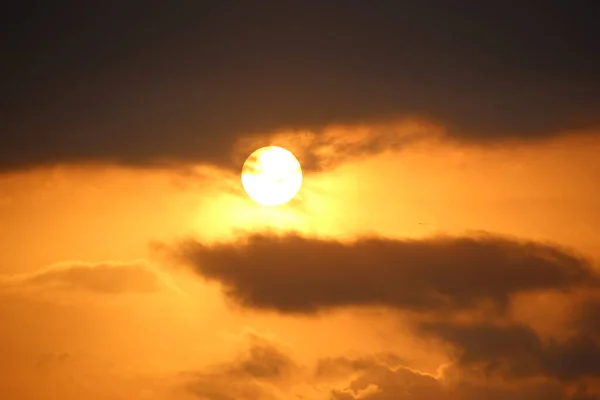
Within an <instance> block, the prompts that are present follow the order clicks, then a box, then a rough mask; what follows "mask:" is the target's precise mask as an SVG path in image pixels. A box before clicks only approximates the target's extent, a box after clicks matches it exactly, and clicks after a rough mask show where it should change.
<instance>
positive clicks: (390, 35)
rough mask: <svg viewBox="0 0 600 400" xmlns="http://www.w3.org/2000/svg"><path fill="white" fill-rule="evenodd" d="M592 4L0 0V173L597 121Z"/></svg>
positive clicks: (485, 135) (493, 135) (491, 133)
mask: <svg viewBox="0 0 600 400" xmlns="http://www.w3.org/2000/svg"><path fill="white" fill-rule="evenodd" d="M598 10H599V7H598V5H597V3H596V2H593V1H578V2H519V3H515V2H495V3H494V4H488V3H483V2H479V1H463V2H447V1H441V0H439V1H433V0H429V1H419V2H416V1H415V2H397V1H379V2H364V1H355V0H345V1H337V0H332V1H326V2H319V3H318V4H315V3H311V2H277V1H267V2H260V3H257V2H241V1H224V2H210V3H205V2H194V1H176V2H159V1H144V2H141V1H129V2H116V1H108V2H98V3H94V4H90V3H85V4H84V3H81V2H75V1H61V2H41V1H35V2H25V3H19V5H18V6H17V5H16V3H13V7H11V8H9V9H5V10H4V11H3V13H2V21H1V22H2V25H3V26H4V27H5V28H6V29H5V34H4V35H3V38H2V42H1V46H2V53H3V54H4V55H5V60H4V62H3V63H2V66H0V68H1V69H0V72H1V76H2V81H1V87H0V89H1V90H0V93H2V96H1V100H0V106H1V108H0V121H1V124H2V128H1V129H2V134H1V135H0V170H8V169H16V168H23V167H28V166H31V165H39V164H43V163H52V162H74V161H116V162H122V163H129V164H137V165H148V164H153V163H157V162H163V161H197V162H212V163H218V164H221V165H226V164H227V163H228V162H229V161H230V160H229V158H228V155H229V152H230V150H231V148H232V146H233V144H234V143H235V141H236V139H237V138H238V137H240V135H243V134H247V133H257V132H258V133H260V132H267V131H270V130H273V129H278V128H301V127H303V128H315V129H318V128H319V127H322V126H324V125H326V124H328V123H332V122H353V121H368V120H373V119H376V120H377V119H381V118H387V117H399V116H403V115H419V116H422V117H426V118H432V119H433V120H435V121H439V122H441V123H443V124H444V125H446V126H448V128H449V129H450V132H451V134H452V135H455V136H456V137H459V138H462V139H467V140H488V139H498V138H503V137H522V138H535V137H543V136H547V135H552V134H555V133H557V132H558V131H560V130H562V129H568V128H577V127H585V126H589V125H590V124H593V123H595V122H597V121H596V120H595V119H594V118H595V117H594V115H598V114H597V113H596V111H597V110H598V108H597V107H598V104H599V100H600V97H599V93H600V90H599V89H600V81H599V80H598V79H597V78H598V76H597V71H598V70H600V58H599V56H598V54H600V48H599V46H600V42H599V41H598V40H597V37H598V36H599V35H600V33H599V32H598V24H597V20H598V15H599V12H598Z"/></svg>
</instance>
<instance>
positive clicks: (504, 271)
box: [175, 235, 598, 313]
mask: <svg viewBox="0 0 600 400" xmlns="http://www.w3.org/2000/svg"><path fill="white" fill-rule="evenodd" d="M175 252H176V253H177V255H178V256H179V257H180V258H182V259H183V261H184V262H186V263H187V264H188V265H190V266H191V267H192V268H193V269H194V270H195V271H196V272H197V273H198V274H199V275H200V276H202V277H204V278H206V279H209V280H213V281H217V282H219V283H221V284H222V285H223V287H224V288H225V292H226V294H227V295H228V296H229V297H230V298H232V299H234V300H235V301H236V302H238V303H239V304H242V305H244V306H247V307H251V308H257V309H266V310H276V311H280V312H284V313H314V312H317V311H319V310H325V309H330V308H335V307H344V306H352V305H383V306H390V307H394V308H404V309H412V310H423V311H426V310H431V311H442V310H446V311H448V310H458V309H469V308H472V307H475V306H477V305H478V304H480V303H481V302H482V301H491V302H493V303H494V304H495V305H496V306H497V307H498V308H499V309H500V310H501V309H503V308H505V307H506V306H507V305H508V303H509V299H510V295H511V294H514V293H519V292H526V291H535V290H542V289H556V290H566V289H569V288H573V287H579V286H593V287H596V286H598V277H597V276H596V275H595V274H594V272H593V271H592V270H591V269H590V265H589V263H588V262H587V261H586V260H585V259H583V258H580V257H578V256H576V255H572V254H570V253H568V252H566V251H563V250H561V249H558V248H555V247H552V246H550V245H545V244H540V243H533V242H520V241H516V240H511V239H506V238H501V237H494V236H491V235H481V236H478V237H458V238H452V237H438V238H429V239H422V240H393V239H379V238H370V239H369V238H367V239H359V240H357V241H355V242H353V243H342V242H337V241H330V240H320V239H313V238H307V237H300V236H295V235H289V236H269V235H254V236H250V237H249V238H248V239H247V240H246V241H243V242H240V243H231V244H220V245H214V246H206V245H203V244H202V243H198V242H194V241H188V242H186V243H183V244H182V245H181V246H179V247H178V248H177V249H176V250H175Z"/></svg>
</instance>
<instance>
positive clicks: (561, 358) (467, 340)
mask: <svg viewBox="0 0 600 400" xmlns="http://www.w3.org/2000/svg"><path fill="white" fill-rule="evenodd" d="M421 329H422V332H423V333H426V334H433V335H435V336H437V337H439V338H442V339H444V340H445V341H447V342H449V343H451V344H452V345H454V346H456V347H457V348H458V349H459V353H460V355H459V357H458V360H457V362H458V364H459V365H460V367H461V368H464V369H470V370H472V371H477V372H478V373H483V374H484V375H485V376H487V377H501V378H508V379H522V378H531V377H536V376H542V377H555V378H558V379H560V380H561V381H572V380H578V379H581V378H584V377H600V366H599V365H598V362H597V360H599V359H600V344H599V343H598V340H600V332H597V333H596V337H589V336H585V335H581V334H580V333H577V334H576V335H575V336H573V337H571V338H569V339H567V340H564V341H558V340H555V339H554V340H551V341H543V340H542V339H541V338H540V337H539V336H538V335H537V334H536V333H535V332H534V331H533V330H531V329H530V328H529V327H527V326H525V325H508V326H496V325H492V324H448V323H433V324H430V325H424V326H422V327H421Z"/></svg>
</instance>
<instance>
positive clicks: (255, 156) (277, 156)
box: [242, 146, 302, 206]
mask: <svg viewBox="0 0 600 400" xmlns="http://www.w3.org/2000/svg"><path fill="white" fill-rule="evenodd" d="M242 186H243V187H244V190H245V191H246V193H248V196H250V198H251V199H252V200H254V201H256V202H257V203H259V204H262V205H264V206H279V205H282V204H285V203H287V202H288V201H290V200H292V199H293V198H294V196H296V194H297V193H298V191H299V190H300V187H301V186H302V168H301V167H300V163H299V162H298V160H297V159H296V157H295V156H294V155H293V154H292V152H291V151H289V150H286V149H284V148H283V147H278V146H267V147H262V148H260V149H258V150H256V151H255V152H253V153H252V154H250V156H249V157H248V158H247V159H246V162H245V163H244V167H243V168H242Z"/></svg>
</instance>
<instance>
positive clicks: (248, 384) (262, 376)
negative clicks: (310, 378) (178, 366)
mask: <svg viewBox="0 0 600 400" xmlns="http://www.w3.org/2000/svg"><path fill="white" fill-rule="evenodd" d="M250 339H251V341H250V342H251V343H250V345H249V346H248V349H247V351H246V352H245V353H244V354H242V355H241V356H240V357H238V358H237V359H233V360H231V361H229V362H227V363H223V364H220V365H214V366H212V367H209V368H206V369H204V370H202V371H199V372H194V373H191V374H188V378H189V382H188V385H187V388H188V390H189V392H190V393H192V394H194V395H196V396H198V397H199V398H200V399H210V400H237V399H246V398H247V399H257V400H270V399H278V398H280V397H279V396H278V393H279V394H281V393H282V390H285V389H289V385H288V383H289V382H290V381H291V380H292V379H294V378H296V377H297V376H295V374H297V373H298V371H299V369H298V368H299V367H298V365H297V364H296V363H295V362H294V360H293V359H292V358H291V357H290V356H289V355H288V354H286V352H285V351H284V350H283V349H282V348H280V346H278V345H277V344H276V343H274V342H272V341H270V340H268V339H266V338H263V337H260V336H258V335H254V334H253V335H251V337H250Z"/></svg>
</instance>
